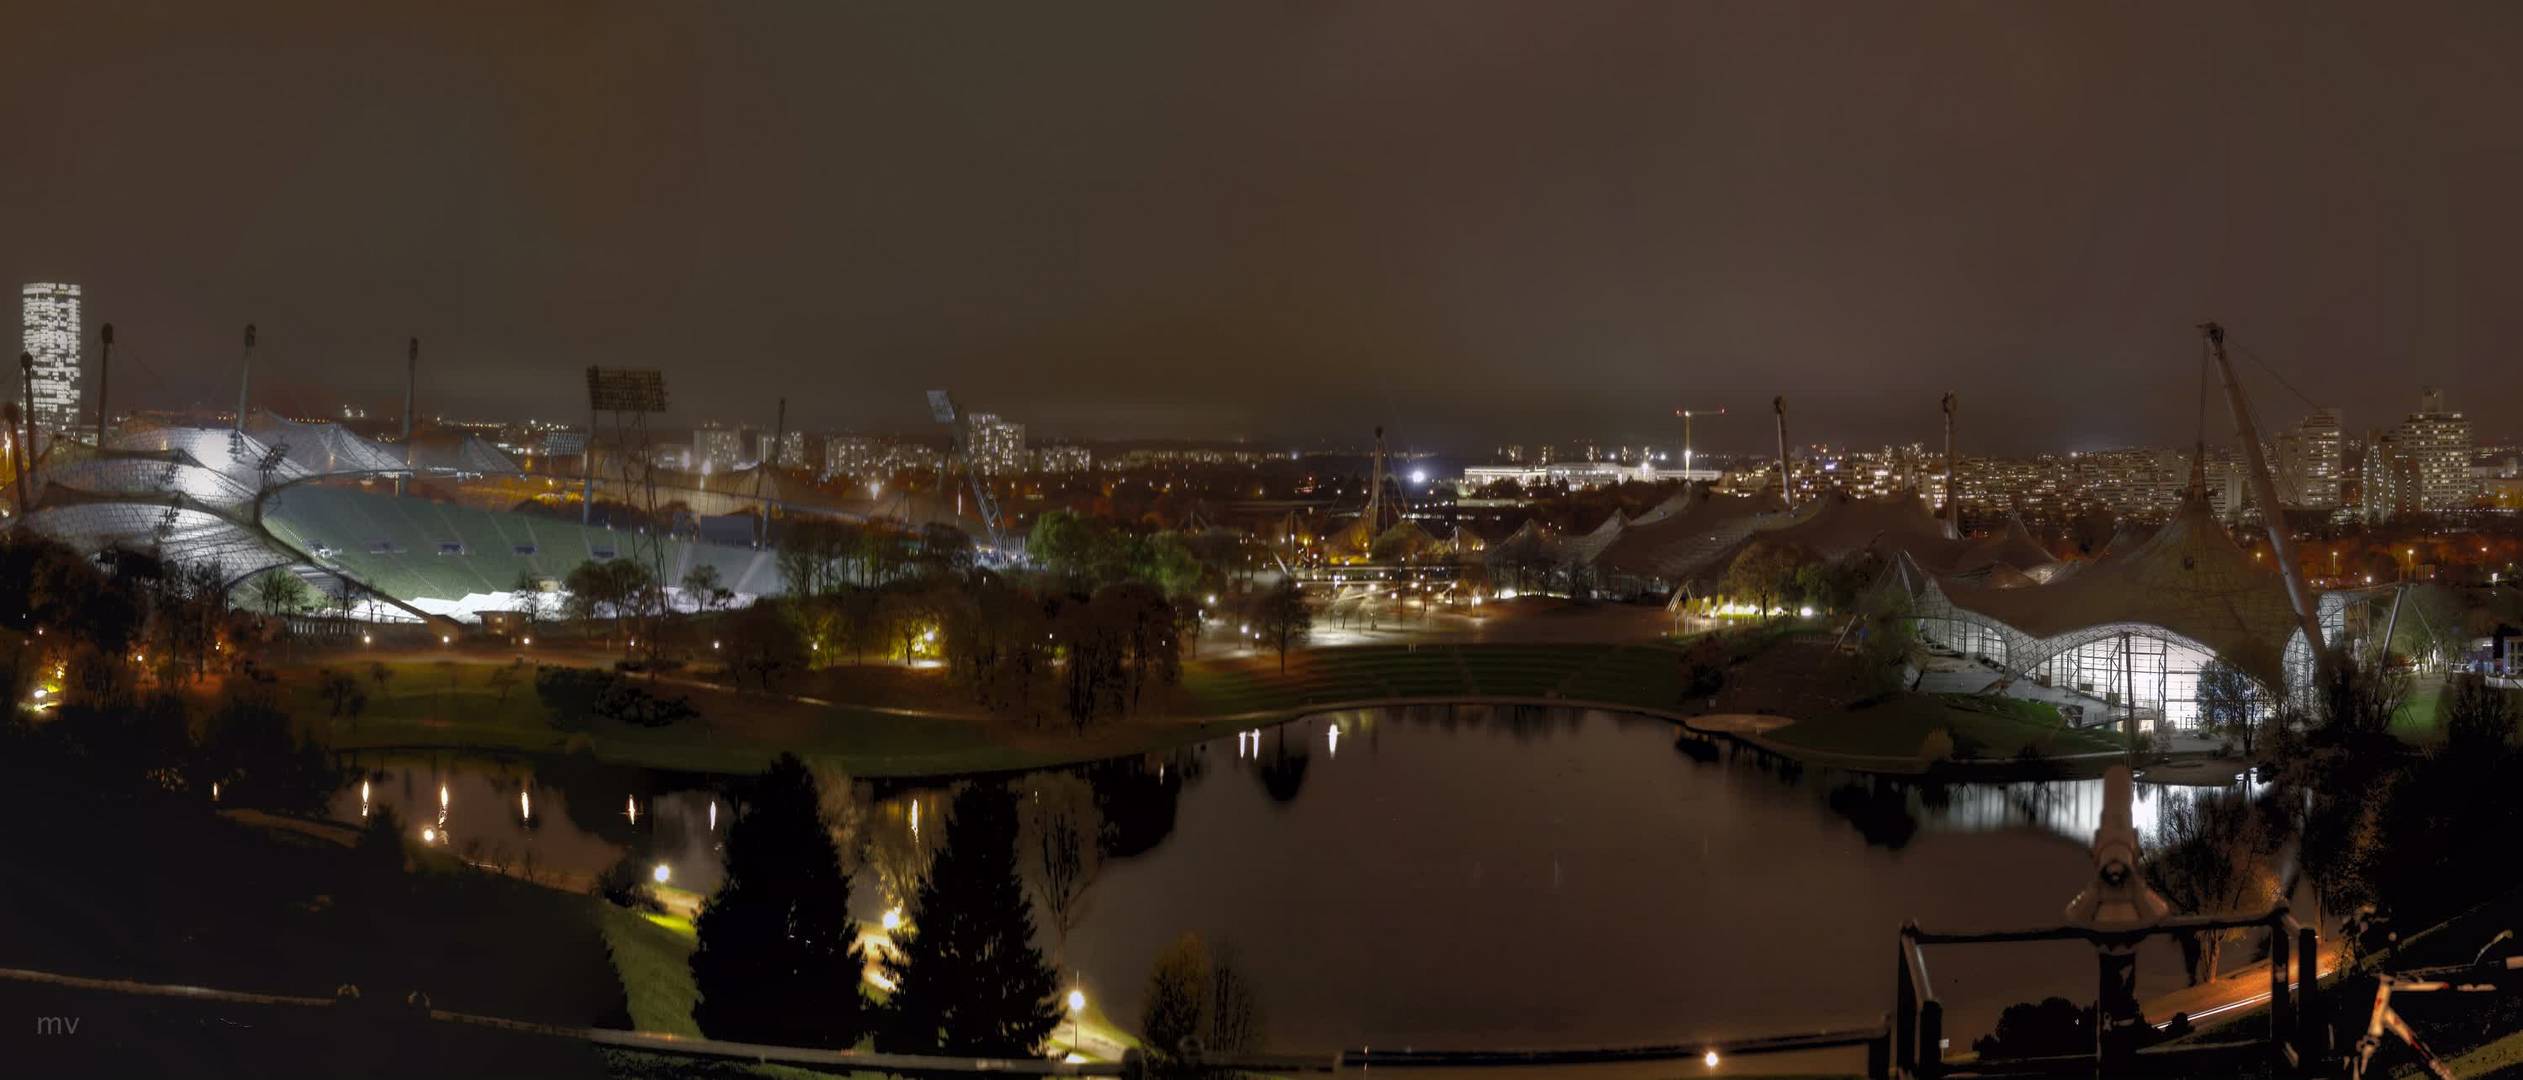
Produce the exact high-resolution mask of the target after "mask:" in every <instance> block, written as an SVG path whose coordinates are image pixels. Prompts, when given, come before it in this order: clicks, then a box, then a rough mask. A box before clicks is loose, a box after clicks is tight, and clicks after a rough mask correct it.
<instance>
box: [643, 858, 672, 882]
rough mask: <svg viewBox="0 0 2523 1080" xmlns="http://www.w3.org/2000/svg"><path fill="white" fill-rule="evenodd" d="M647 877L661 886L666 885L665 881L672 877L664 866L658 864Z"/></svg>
mask: <svg viewBox="0 0 2523 1080" xmlns="http://www.w3.org/2000/svg"><path fill="white" fill-rule="evenodd" d="M648 876H650V877H652V878H655V879H657V883H658V884H660V885H663V884H665V883H666V879H667V878H669V877H672V876H673V875H672V874H671V873H670V872H669V871H667V869H666V864H664V863H658V864H657V869H655V870H652V871H650V872H649V875H648Z"/></svg>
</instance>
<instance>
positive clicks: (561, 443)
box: [543, 431, 587, 457]
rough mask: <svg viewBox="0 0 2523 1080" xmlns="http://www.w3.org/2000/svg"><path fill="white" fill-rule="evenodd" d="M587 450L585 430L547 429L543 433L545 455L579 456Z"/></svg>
mask: <svg viewBox="0 0 2523 1080" xmlns="http://www.w3.org/2000/svg"><path fill="white" fill-rule="evenodd" d="M586 452H587V433H586V432H584V431H547V432H544V433H543V456H544V457H577V456H578V455H580V454H584V453H586Z"/></svg>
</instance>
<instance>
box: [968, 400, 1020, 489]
mask: <svg viewBox="0 0 2523 1080" xmlns="http://www.w3.org/2000/svg"><path fill="white" fill-rule="evenodd" d="M967 419H968V421H969V423H970V425H971V427H970V435H969V441H968V442H967V444H966V446H967V449H968V450H969V451H970V452H971V454H972V467H973V469H974V470H976V471H978V472H981V473H983V474H985V475H992V476H996V475H1001V474H1005V473H1017V472H1023V471H1025V425H1023V424H1019V423H1015V422H1013V421H1008V420H1001V419H999V418H998V417H997V416H995V415H993V414H990V413H973V414H972V415H971V416H970V417H968V418H967Z"/></svg>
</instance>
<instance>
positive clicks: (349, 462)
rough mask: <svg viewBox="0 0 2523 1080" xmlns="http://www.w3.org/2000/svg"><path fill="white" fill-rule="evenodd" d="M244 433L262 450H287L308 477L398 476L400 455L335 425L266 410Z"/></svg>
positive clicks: (259, 414)
mask: <svg viewBox="0 0 2523 1080" xmlns="http://www.w3.org/2000/svg"><path fill="white" fill-rule="evenodd" d="M245 433H246V434H248V435H251V436H253V437H254V438H255V439H256V440H258V441H260V442H262V443H263V444H264V445H265V446H285V447H288V448H289V450H288V457H289V460H290V461H292V462H294V463H296V464H298V465H301V466H303V467H305V469H306V471H308V472H310V473H317V474H322V475H328V476H329V475H334V474H339V473H380V472H400V471H402V470H403V468H404V464H403V454H402V452H401V451H399V450H391V449H388V448H386V447H385V446H383V445H380V444H378V443H376V442H374V441H372V440H369V439H364V438H361V437H360V436H358V435H356V434H353V433H351V432H349V431H345V430H343V429H342V427H341V425H339V424H310V423H307V422H305V421H300V420H291V419H289V418H287V417H284V416H279V415H276V414H274V413H272V412H270V411H268V410H257V411H256V412H255V413H254V416H253V419H252V420H250V421H248V422H247V423H246V425H245Z"/></svg>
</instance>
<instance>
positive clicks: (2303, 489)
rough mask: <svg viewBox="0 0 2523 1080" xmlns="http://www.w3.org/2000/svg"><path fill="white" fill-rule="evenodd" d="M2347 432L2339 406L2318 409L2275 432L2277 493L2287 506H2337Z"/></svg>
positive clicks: (2331, 507)
mask: <svg viewBox="0 0 2523 1080" xmlns="http://www.w3.org/2000/svg"><path fill="white" fill-rule="evenodd" d="M2345 442H2346V433H2345V431H2344V430H2343V427H2342V425H2341V424H2340V420H2339V410H2337V409H2320V410H2316V411H2315V412H2314V413H2313V415H2311V416H2307V417H2305V418H2304V419H2302V420H2300V421H2298V422H2296V424H2295V426H2294V427H2291V428H2288V429H2286V430H2285V431H2282V432H2279V433H2278V481H2279V485H2280V488H2279V491H2278V497H2279V498H2280V499H2281V500H2282V501H2284V502H2285V503H2286V504H2287V505H2289V506H2299V507H2304V508H2306V509H2312V510H2332V509H2337V508H2338V506H2339V489H2340V481H2341V480H2342V475H2341V473H2342V468H2343V464H2344V460H2345V459H2344V457H2343V456H2342V453H2341V451H2342V450H2343V448H2344V444H2345Z"/></svg>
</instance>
